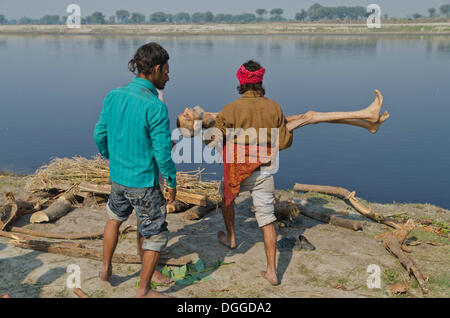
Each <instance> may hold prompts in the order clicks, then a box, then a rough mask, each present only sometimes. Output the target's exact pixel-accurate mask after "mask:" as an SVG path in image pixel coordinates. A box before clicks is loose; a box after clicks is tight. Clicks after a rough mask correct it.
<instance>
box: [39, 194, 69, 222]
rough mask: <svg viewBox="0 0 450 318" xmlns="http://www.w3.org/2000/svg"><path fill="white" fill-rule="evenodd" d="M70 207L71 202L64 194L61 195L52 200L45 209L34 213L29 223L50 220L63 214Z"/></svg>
mask: <svg viewBox="0 0 450 318" xmlns="http://www.w3.org/2000/svg"><path fill="white" fill-rule="evenodd" d="M71 208H72V203H71V202H70V201H69V200H68V199H66V197H65V196H61V197H59V198H58V200H56V201H55V202H53V203H52V204H51V205H50V206H49V207H48V208H47V209H45V210H43V211H39V212H36V213H34V214H33V215H32V216H31V218H30V222H31V223H43V222H50V221H53V220H56V219H59V218H60V217H62V216H64V215H66V214H67V212H69V210H70V209H71Z"/></svg>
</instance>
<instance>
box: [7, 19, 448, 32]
mask: <svg viewBox="0 0 450 318" xmlns="http://www.w3.org/2000/svg"><path fill="white" fill-rule="evenodd" d="M0 34H32V35H33V34H36V35H38V34H50V35H56V34H73V35H193V34H225V35H239V34H343V35H368V34H420V35H422V34H423V35H443V34H444V35H446V34H448V35H450V22H441V23H395V24H394V23H389V24H388V23H385V24H382V27H381V28H380V29H369V28H368V27H367V25H366V24H365V23H358V24H344V23H340V24H326V23H297V22H284V23H251V24H183V25H176V24H154V25H151V24H146V25H83V26H82V27H81V28H80V29H69V28H67V27H66V26H61V25H4V26H0Z"/></svg>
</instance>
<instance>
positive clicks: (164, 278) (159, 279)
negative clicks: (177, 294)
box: [152, 270, 173, 285]
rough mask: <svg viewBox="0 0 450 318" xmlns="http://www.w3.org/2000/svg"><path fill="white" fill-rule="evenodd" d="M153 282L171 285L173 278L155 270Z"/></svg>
mask: <svg viewBox="0 0 450 318" xmlns="http://www.w3.org/2000/svg"><path fill="white" fill-rule="evenodd" d="M152 282H154V283H157V284H161V285H169V284H171V283H173V280H172V279H170V278H169V277H167V276H164V275H163V274H161V273H160V272H158V271H156V270H155V271H154V272H153V276H152Z"/></svg>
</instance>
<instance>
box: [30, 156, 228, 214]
mask: <svg viewBox="0 0 450 318" xmlns="http://www.w3.org/2000/svg"><path fill="white" fill-rule="evenodd" d="M205 174H207V173H205V172H204V169H198V170H195V171H180V172H177V184H178V185H177V196H176V201H175V202H173V203H171V204H168V205H167V212H168V213H175V212H186V213H185V218H186V219H188V220H196V219H199V218H202V217H203V216H204V215H206V214H207V213H208V212H210V211H212V210H214V209H215V208H217V207H218V206H219V204H220V201H221V196H220V194H219V182H218V181H208V180H203V179H204V177H203V176H204V175H205ZM26 189H27V190H28V191H29V192H31V193H34V194H35V195H36V196H38V197H40V199H41V200H42V199H47V201H55V200H56V199H58V198H60V197H64V198H65V199H66V200H67V201H70V202H71V203H72V204H73V205H83V206H91V205H94V204H95V205H97V206H99V205H100V204H102V203H105V202H106V201H107V200H108V196H109V194H110V191H111V185H110V179H109V166H108V161H107V160H104V159H102V158H101V157H95V158H93V159H86V158H83V157H74V158H56V159H53V160H52V161H51V162H50V163H49V164H48V165H45V166H43V167H41V168H40V169H38V170H37V171H36V173H35V174H34V175H32V176H31V177H30V178H29V179H28V180H27V184H26ZM164 195H165V196H166V197H167V193H166V192H164ZM61 201H62V199H61ZM65 203H66V204H65V205H67V202H65ZM65 205H61V209H62V210H65V209H64V208H63V207H64V206H65ZM62 213H63V212H61V214H62ZM57 215H58V216H59V214H57ZM61 216H62V215H61ZM41 217H44V219H45V216H42V215H41ZM35 219H37V218H35Z"/></svg>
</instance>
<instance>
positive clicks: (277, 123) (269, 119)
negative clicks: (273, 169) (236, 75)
mask: <svg viewBox="0 0 450 318" xmlns="http://www.w3.org/2000/svg"><path fill="white" fill-rule="evenodd" d="M215 127H216V128H218V129H220V130H221V131H222V134H223V136H224V138H225V136H226V129H227V128H234V129H236V128H242V129H244V130H246V129H248V128H255V130H256V134H257V136H258V142H264V140H265V136H259V128H266V129H267V144H268V145H270V140H271V128H278V134H279V150H283V149H286V148H289V147H290V146H291V145H292V139H293V134H292V132H290V131H288V130H287V128H286V123H285V118H284V114H283V111H282V110H281V107H280V105H279V104H278V103H277V102H275V101H273V100H271V99H268V98H266V97H263V96H261V95H260V94H259V93H257V92H256V91H252V90H250V91H247V92H245V93H244V94H242V96H241V97H240V98H238V99H237V100H235V101H234V102H232V103H230V104H228V105H226V106H225V107H224V109H223V110H222V111H221V112H220V113H219V114H218V115H217V117H216V124H215ZM251 142H252V141H250V139H249V138H248V137H247V138H246V144H249V143H251ZM235 143H237V137H235ZM273 146H275V145H272V147H273Z"/></svg>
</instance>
